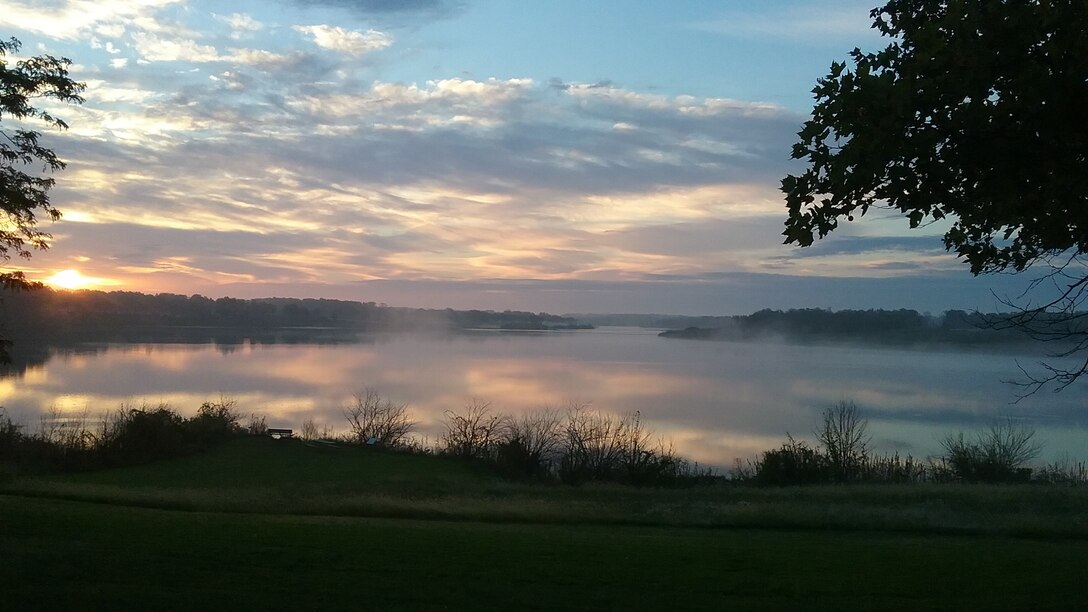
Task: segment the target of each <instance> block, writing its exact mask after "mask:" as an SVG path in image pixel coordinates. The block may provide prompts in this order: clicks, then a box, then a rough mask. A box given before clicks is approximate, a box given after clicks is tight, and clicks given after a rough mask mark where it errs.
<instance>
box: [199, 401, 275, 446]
mask: <svg viewBox="0 0 1088 612" xmlns="http://www.w3.org/2000/svg"><path fill="white" fill-rule="evenodd" d="M239 420H240V415H239V414H238V412H237V411H235V409H234V400H229V399H226V398H220V399H219V401H218V402H204V403H203V404H201V405H200V408H198V409H197V411H196V415H195V416H193V417H192V418H190V419H188V420H187V421H186V422H185V429H186V430H187V432H186V433H187V434H188V436H187V437H188V438H190V440H191V441H192V442H193V443H195V444H196V445H197V446H201V447H205V446H209V445H211V444H214V443H216V442H222V441H224V440H227V439H230V438H232V437H234V436H237V435H239V434H241V433H242V426H241V425H240V424H239ZM262 421H263V418H262Z"/></svg>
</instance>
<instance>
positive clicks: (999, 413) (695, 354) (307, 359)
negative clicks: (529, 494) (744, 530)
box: [0, 328, 1088, 467]
mask: <svg viewBox="0 0 1088 612" xmlns="http://www.w3.org/2000/svg"><path fill="white" fill-rule="evenodd" d="M1038 359H1039V357H1038V356H1031V355H1013V354H1009V353H984V352H951V351H947V352H937V351H914V350H895V349H885V348H874V347H860V346H813V345H795V344H785V343H734V342H700V341H686V340H671V339H665V338H659V337H657V335H656V331H653V330H642V329H633V328H602V329H597V330H592V331H574V332H543V333H526V332H521V333H516V332H471V333H459V334H447V335H424V334H375V335H369V336H364V337H363V340H362V341H361V342H353V343H345V344H322V345H318V344H248V343H247V344H240V345H215V344H146V345H145V344H139V345H109V346H89V347H86V348H85V349H80V350H64V351H59V350H58V351H57V352H55V353H54V354H53V355H52V356H51V357H50V358H49V359H48V360H47V361H46V362H45V364H44V365H42V366H35V367H31V368H29V369H28V370H27V371H26V372H25V374H24V375H22V376H9V377H6V378H3V379H0V405H3V406H5V407H6V408H7V411H8V413H9V415H10V416H11V417H12V418H14V419H15V420H17V421H21V422H23V423H26V424H27V425H28V428H29V429H30V430H33V429H35V427H36V426H37V425H36V424H37V421H38V419H39V417H40V415H41V414H42V413H43V412H46V411H49V410H50V409H51V408H55V409H57V410H60V411H63V412H70V413H83V412H88V413H90V414H92V415H93V414H96V413H101V412H104V411H107V410H112V409H115V408H117V407H118V406H120V405H121V404H122V403H128V404H134V405H139V404H141V403H144V402H146V403H150V404H157V403H159V402H167V403H169V404H170V405H171V406H172V407H174V408H175V409H177V410H178V411H179V412H182V413H185V414H189V413H192V412H194V411H195V410H196V408H197V407H198V406H199V405H200V404H201V403H202V402H204V401H209V400H218V399H219V398H220V396H221V395H222V396H224V397H227V398H231V399H234V400H235V401H236V402H237V406H238V408H239V409H240V410H241V411H243V412H247V413H248V412H256V413H259V414H263V415H265V416H266V418H267V420H268V424H269V425H270V426H280V427H294V428H296V429H297V428H299V427H300V426H301V424H302V422H303V421H304V420H305V419H307V418H313V419H314V420H315V422H316V423H317V424H318V425H319V426H320V425H322V424H326V425H329V426H330V427H332V428H334V429H344V428H345V426H346V422H345V421H344V418H343V416H342V414H341V409H342V406H343V405H344V404H346V403H347V402H348V400H349V399H350V398H351V395H352V393H354V392H358V391H361V390H363V389H364V388H366V387H371V388H374V389H376V390H378V391H379V392H380V393H381V394H382V395H385V396H387V397H389V398H391V399H393V400H395V401H398V402H408V403H409V404H410V407H411V411H412V415H413V417H414V418H415V419H416V420H418V421H419V425H418V427H417V432H418V433H419V434H421V435H424V436H427V437H428V438H429V439H430V441H432V442H433V441H434V440H436V438H437V437H438V435H439V434H440V432H441V431H442V419H443V413H444V411H446V410H454V411H456V410H458V409H460V408H462V407H463V406H464V405H465V404H466V403H467V402H469V401H470V400H471V399H473V398H477V399H482V400H485V401H490V402H492V406H493V407H494V409H495V410H497V411H499V412H504V413H510V414H517V413H520V412H523V411H529V410H535V409H540V408H542V407H547V406H550V407H555V408H564V407H565V406H566V405H567V404H568V403H569V402H572V401H573V402H581V403H588V404H589V405H590V406H591V407H592V408H595V409H600V410H602V411H608V412H615V413H623V412H632V411H636V410H637V411H639V412H640V413H641V416H642V419H643V422H644V423H645V424H646V425H647V426H648V427H649V428H651V429H652V430H653V431H654V432H656V433H657V434H658V435H660V436H661V437H662V438H664V439H666V440H670V441H671V442H672V443H673V444H674V446H675V448H676V450H677V451H678V452H679V453H680V454H682V455H684V456H686V457H688V458H691V459H695V460H697V461H699V462H700V463H702V464H708V465H714V466H721V467H724V466H729V465H731V464H732V463H733V460H734V458H738V457H739V458H750V457H754V456H756V455H757V454H758V453H759V452H760V451H762V450H766V449H769V448H772V447H775V446H777V445H779V444H781V442H783V441H784V439H785V436H786V433H787V432H789V433H791V434H793V435H794V436H795V437H797V438H809V439H811V437H812V430H813V428H814V426H815V424H816V421H817V419H818V417H819V413H820V411H821V410H823V409H824V408H826V407H829V406H831V405H834V404H835V403H837V402H838V401H840V400H852V401H854V402H856V403H857V404H858V406H859V407H860V408H861V409H862V410H863V412H864V414H865V415H866V416H867V417H868V419H869V422H870V432H871V434H872V441H873V444H874V445H875V447H876V449H877V450H878V451H879V452H895V451H898V452H899V453H901V454H908V453H909V454H913V455H914V456H923V457H924V456H928V455H931V454H935V453H937V452H939V449H940V446H939V440H940V438H941V437H943V436H944V435H947V434H951V433H956V432H959V431H967V432H971V431H974V430H977V429H979V428H982V427H985V426H987V425H988V424H990V423H992V422H993V421H994V420H995V419H1000V418H1013V419H1016V420H1023V421H1024V422H1027V423H1029V424H1031V425H1033V426H1034V427H1035V428H1036V429H1037V431H1038V437H1039V439H1040V440H1041V441H1042V442H1043V443H1044V444H1045V447H1044V451H1043V457H1042V458H1043V459H1047V460H1050V459H1059V458H1063V457H1066V456H1068V457H1072V458H1076V459H1088V384H1079V385H1074V386H1072V387H1070V388H1068V389H1066V390H1065V391H1063V392H1062V393H1057V394H1055V393H1050V392H1047V391H1044V392H1040V393H1038V394H1036V395H1034V396H1031V397H1028V398H1026V399H1024V400H1023V401H1021V402H1019V403H1017V404H1013V403H1012V402H1013V400H1015V399H1016V391H1017V390H1016V388H1014V387H1013V386H1011V385H1009V384H1007V383H1003V382H1002V381H1003V380H1008V379H1014V378H1016V377H1017V376H1018V375H1019V371H1018V370H1017V366H1016V363H1017V361H1019V362H1020V363H1021V364H1024V365H1028V364H1032V363H1034V362H1035V361H1037V360H1038Z"/></svg>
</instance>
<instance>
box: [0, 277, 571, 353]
mask: <svg viewBox="0 0 1088 612" xmlns="http://www.w3.org/2000/svg"><path fill="white" fill-rule="evenodd" d="M0 325H2V326H3V327H2V328H0V335H3V336H4V337H5V338H7V339H9V340H13V341H15V342H16V343H17V344H18V343H19V342H26V341H33V342H35V343H38V344H41V343H49V342H56V341H61V342H64V341H84V342H109V341H114V342H128V341H149V342H151V341H194V340H201V339H218V338H228V339H229V338H239V339H244V338H249V339H251V340H253V341H260V339H261V338H263V337H277V338H286V339H287V341H290V339H291V338H295V337H298V338H300V339H304V341H305V340H313V339H318V340H320V339H321V338H322V337H323V336H327V337H329V338H332V337H334V336H335V337H341V338H343V337H344V335H345V332H349V333H350V332H370V331H384V330H404V329H423V330H439V331H440V330H457V329H509V330H551V329H573V328H578V327H580V325H579V323H578V322H577V321H576V320H574V319H572V318H569V317H560V316H556V315H550V314H547V313H532V312H515V311H504V312H493V311H483V310H425V309H414V308H397V307H390V306H385V305H378V304H375V303H374V302H351V301H344V300H326V299H295V298H262V299H252V300H242V299H235V298H228V297H225V298H219V299H211V298H207V297H204V296H202V295H192V296H184V295H174V294H167V293H160V294H158V295H147V294H143V293H135V292H129V291H112V292H103V291H55V290H52V289H40V290H36V291H29V292H17V293H11V292H4V293H3V295H2V303H0Z"/></svg>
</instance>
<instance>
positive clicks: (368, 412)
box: [344, 389, 415, 448]
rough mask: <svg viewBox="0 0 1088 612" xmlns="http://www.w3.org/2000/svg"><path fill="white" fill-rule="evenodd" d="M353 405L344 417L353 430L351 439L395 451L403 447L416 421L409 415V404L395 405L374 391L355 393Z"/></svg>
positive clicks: (345, 412)
mask: <svg viewBox="0 0 1088 612" xmlns="http://www.w3.org/2000/svg"><path fill="white" fill-rule="evenodd" d="M353 397H354V402H353V403H352V404H351V405H349V406H347V407H346V408H344V417H345V418H347V420H348V425H349V426H350V427H351V434H350V440H351V441H352V442H354V443H356V444H370V445H374V446H384V447H388V448H396V447H401V446H404V445H405V444H406V443H407V441H408V434H409V433H411V431H412V428H413V427H415V421H412V420H411V419H410V418H409V416H408V404H396V403H393V402H392V401H391V400H388V399H385V398H382V397H381V396H380V395H379V394H378V393H377V392H376V391H374V390H373V389H366V390H365V391H364V392H363V393H356V394H355V395H354V396H353Z"/></svg>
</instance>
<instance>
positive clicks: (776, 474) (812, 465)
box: [755, 434, 830, 486]
mask: <svg viewBox="0 0 1088 612" xmlns="http://www.w3.org/2000/svg"><path fill="white" fill-rule="evenodd" d="M829 471H830V470H829V465H828V461H827V458H826V457H825V456H824V455H823V454H821V453H820V452H819V451H818V450H817V449H814V448H812V447H810V446H809V445H807V444H805V443H804V442H800V441H797V440H794V439H793V436H791V435H789V434H786V443H785V444H783V445H782V447H781V448H777V449H774V450H769V451H764V452H763V456H762V457H760V459H759V461H757V462H756V466H755V479H756V482H758V483H760V484H770V485H779V486H785V485H801V484H815V483H818V482H825V481H827V479H828V473H829Z"/></svg>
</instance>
